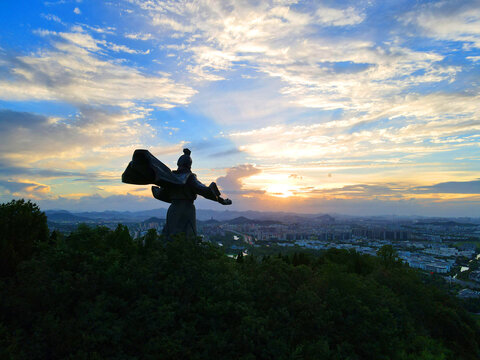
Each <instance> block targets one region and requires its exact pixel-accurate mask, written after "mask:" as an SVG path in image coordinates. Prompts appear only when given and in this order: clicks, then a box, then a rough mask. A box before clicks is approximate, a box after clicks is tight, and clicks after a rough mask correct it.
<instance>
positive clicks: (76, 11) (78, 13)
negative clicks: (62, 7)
mask: <svg viewBox="0 0 480 360" xmlns="http://www.w3.org/2000/svg"><path fill="white" fill-rule="evenodd" d="M73 12H74V13H75V14H77V15H80V14H81V13H82V12H81V11H80V9H79V8H78V7H76V8H75V9H73Z"/></svg>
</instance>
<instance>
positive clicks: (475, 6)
mask: <svg viewBox="0 0 480 360" xmlns="http://www.w3.org/2000/svg"><path fill="white" fill-rule="evenodd" d="M401 20H403V21H404V22H405V23H406V24H407V25H416V26H418V27H419V28H421V29H423V31H424V34H425V35H426V36H429V37H433V38H435V39H438V40H451V41H459V42H464V43H466V44H471V45H473V46H474V47H476V48H480V7H479V2H478V1H458V2H457V1H438V2H430V3H427V4H422V5H419V6H417V8H416V9H415V10H414V11H412V12H409V13H407V14H406V15H404V16H402V17H401Z"/></svg>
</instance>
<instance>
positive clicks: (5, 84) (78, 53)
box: [0, 28, 196, 108]
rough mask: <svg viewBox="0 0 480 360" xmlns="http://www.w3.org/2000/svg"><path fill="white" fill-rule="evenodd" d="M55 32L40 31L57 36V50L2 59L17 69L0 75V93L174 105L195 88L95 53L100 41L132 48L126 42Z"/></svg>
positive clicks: (185, 100) (89, 101)
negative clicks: (115, 42)
mask: <svg viewBox="0 0 480 360" xmlns="http://www.w3.org/2000/svg"><path fill="white" fill-rule="evenodd" d="M77 30H78V31H74V32H68V33H67V32H61V33H55V32H52V31H39V32H38V33H39V34H41V35H44V36H53V37H56V38H57V39H59V41H56V42H54V43H53V45H54V49H53V50H43V51H39V52H38V53H37V54H33V55H28V56H19V57H17V58H15V59H11V58H9V59H7V60H5V61H4V67H6V68H7V71H9V72H10V73H11V74H12V75H13V79H12V77H9V78H4V79H2V80H0V98H1V99H4V100H60V101H66V102H68V103H71V104H89V105H115V106H120V107H124V108H128V107H131V106H133V105H134V104H135V103H136V102H138V101H146V102H151V103H153V104H162V105H160V106H162V107H174V106H177V105H180V104H182V105H183V104H187V103H188V102H189V99H190V97H191V96H192V95H194V94H195V92H196V91H195V90H194V89H192V88H191V87H189V86H186V85H182V84H179V83H176V82H175V81H173V80H172V79H170V78H169V77H159V76H153V75H148V74H144V73H142V72H140V71H139V70H138V69H136V68H134V67H130V66H127V65H124V64H122V63H121V62H120V61H115V60H105V59H104V57H102V58H101V57H99V56H98V55H97V54H99V53H102V52H103V50H102V49H101V46H105V47H107V48H108V47H110V48H112V50H115V51H128V52H132V51H133V50H130V49H128V48H126V47H122V46H118V45H115V44H112V43H106V42H105V41H104V40H96V39H95V38H93V37H92V36H91V35H90V34H88V33H86V32H83V31H81V28H80V29H77Z"/></svg>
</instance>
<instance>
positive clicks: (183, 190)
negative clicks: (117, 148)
mask: <svg viewBox="0 0 480 360" xmlns="http://www.w3.org/2000/svg"><path fill="white" fill-rule="evenodd" d="M122 182H124V183H127V184H136V185H147V184H154V185H157V186H152V193H153V196H154V197H155V198H156V199H158V200H161V201H165V202H168V203H171V205H170V207H169V208H168V211H167V222H166V224H165V227H164V229H163V232H164V234H165V235H166V237H167V238H171V237H172V235H175V234H180V233H184V234H185V235H186V236H197V226H196V223H197V221H196V214H195V206H194V205H193V201H194V200H195V199H196V198H197V194H198V195H202V196H203V197H205V198H207V199H210V200H213V201H218V197H219V196H220V192H219V191H218V188H217V186H216V184H215V183H211V184H210V186H205V185H204V184H202V183H201V182H200V181H198V180H197V176H196V175H195V174H193V173H192V172H191V171H190V170H183V171H181V170H179V171H172V170H170V168H169V167H168V166H167V165H165V164H164V163H162V162H161V161H160V160H158V159H157V158H156V157H155V156H153V155H152V154H151V153H150V152H149V151H148V150H135V152H134V153H133V157H132V161H131V162H130V163H129V164H128V166H127V168H126V169H125V171H124V173H123V174H122Z"/></svg>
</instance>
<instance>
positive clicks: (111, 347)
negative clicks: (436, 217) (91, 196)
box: [0, 225, 480, 360]
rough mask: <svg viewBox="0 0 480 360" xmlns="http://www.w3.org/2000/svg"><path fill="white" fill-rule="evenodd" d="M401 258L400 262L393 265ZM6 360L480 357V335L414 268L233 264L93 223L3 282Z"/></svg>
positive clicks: (355, 261) (329, 254)
mask: <svg viewBox="0 0 480 360" xmlns="http://www.w3.org/2000/svg"><path fill="white" fill-rule="evenodd" d="M387 258H389V256H387ZM0 293H1V294H2V296H1V297H0V358H2V359H4V358H5V359H45V358H58V359H61V358H69V359H210V358H219V359H222V358H226V359H402V360H406V359H412V360H413V359H478V358H479V356H480V351H479V343H480V330H479V326H478V324H477V323H476V322H475V321H474V319H473V318H472V317H471V315H469V314H468V313H467V312H466V311H465V310H464V309H463V308H462V307H461V306H460V305H459V303H458V302H457V300H456V299H455V298H453V297H451V296H450V295H449V294H447V293H446V292H444V291H442V290H441V289H439V288H438V287H435V286H433V285H429V284H425V283H424V282H423V281H422V279H421V277H420V276H419V274H418V272H417V271H415V270H412V269H410V268H408V267H406V266H405V265H403V264H401V263H400V262H388V264H386V263H385V262H384V259H382V258H377V257H372V256H367V255H361V254H358V253H356V252H353V251H351V252H349V251H346V250H335V249H332V250H328V251H326V252H324V253H322V254H320V255H318V256H313V255H309V254H304V253H301V254H299V253H295V254H290V255H275V256H265V257H262V258H260V257H252V256H244V257H243V258H242V259H241V260H240V261H235V260H234V259H231V258H229V257H227V256H225V254H224V253H223V252H222V251H221V250H220V249H218V248H216V247H214V246H213V245H211V244H208V243H198V242H194V241H191V240H186V239H182V238H179V239H177V240H175V241H172V242H164V241H162V239H159V238H157V237H156V236H155V234H153V232H151V233H150V234H148V235H147V237H146V239H138V240H134V239H132V238H131V237H130V235H129V233H128V229H127V228H126V227H124V226H122V225H119V226H118V227H117V229H116V230H109V229H107V228H105V227H96V228H91V227H88V226H86V225H82V226H79V228H78V229H77V230H76V231H75V232H73V233H72V234H70V235H68V236H61V235H59V236H57V241H55V242H54V243H50V244H49V245H48V246H45V247H41V249H39V250H38V251H37V252H35V253H34V254H33V255H32V257H30V258H26V259H25V260H24V261H22V262H21V263H19V264H18V266H17V268H16V271H15V273H14V275H12V276H10V277H5V278H2V279H1V280H0Z"/></svg>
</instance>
